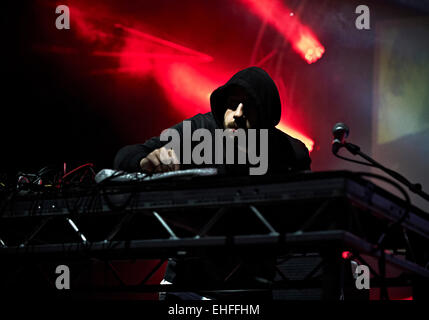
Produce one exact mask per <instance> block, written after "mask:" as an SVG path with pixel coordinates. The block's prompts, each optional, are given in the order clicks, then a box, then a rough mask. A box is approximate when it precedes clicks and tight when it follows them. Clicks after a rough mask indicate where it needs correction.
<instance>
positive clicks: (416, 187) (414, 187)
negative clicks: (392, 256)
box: [333, 140, 429, 300]
mask: <svg viewBox="0 0 429 320" xmlns="http://www.w3.org/2000/svg"><path fill="white" fill-rule="evenodd" d="M334 142H335V144H336V149H333V153H334V155H335V156H337V157H340V156H339V155H337V152H338V151H339V149H341V148H342V147H344V148H346V149H347V150H348V151H349V152H350V153H351V154H353V155H358V156H360V157H362V158H363V159H365V160H366V161H368V163H363V162H362V163H361V164H366V165H371V166H373V167H375V168H378V169H381V170H383V171H384V172H386V173H387V174H388V175H390V176H391V177H393V178H395V179H396V180H398V181H399V182H401V183H402V184H404V185H405V186H407V187H408V189H410V190H411V191H412V192H413V193H415V194H418V195H419V196H421V197H422V198H423V199H425V200H428V201H429V194H427V193H425V192H424V191H423V190H422V185H421V184H420V183H415V184H414V183H411V182H410V181H409V180H408V179H407V178H405V177H404V176H403V175H401V174H399V173H398V172H396V171H394V170H391V169H389V168H386V167H385V166H383V165H382V164H381V163H379V162H377V161H375V160H374V159H373V158H371V157H370V156H368V155H367V154H365V153H363V152H362V151H361V150H360V147H359V146H357V145H355V144H353V143H350V142H346V141H344V142H342V143H341V142H339V141H338V140H336V141H335V140H334ZM340 158H342V159H345V160H349V161H353V162H358V163H360V162H359V161H355V160H352V159H347V158H344V157H340ZM405 195H406V193H405ZM406 200H407V209H406V211H405V213H404V215H403V216H402V217H401V218H400V219H399V220H398V221H397V223H400V222H401V221H402V220H403V219H405V217H406V216H407V214H408V212H409V210H410V199H409V197H408V195H406ZM392 226H393V225H391V226H390V227H392ZM388 229H389V227H388ZM387 232H388V230H386V231H385V232H384V233H383V234H382V236H381V237H380V239H379V241H378V243H377V246H378V250H380V259H379V261H378V266H379V271H380V277H381V287H380V297H381V299H382V300H388V299H389V296H388V293H387V286H386V283H385V277H386V253H385V251H384V249H385V247H384V240H385V236H386V234H387ZM410 249H411V247H410Z"/></svg>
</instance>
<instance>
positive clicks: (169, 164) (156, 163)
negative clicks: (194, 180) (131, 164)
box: [140, 147, 180, 173]
mask: <svg viewBox="0 0 429 320" xmlns="http://www.w3.org/2000/svg"><path fill="white" fill-rule="evenodd" d="M140 167H141V168H142V170H143V172H147V173H153V172H167V171H177V170H180V162H179V160H178V159H177V156H176V153H175V152H174V150H173V149H168V150H167V149H166V148H164V147H162V148H159V149H155V150H154V151H152V152H151V153H149V154H148V155H147V156H146V158H143V159H141V160H140Z"/></svg>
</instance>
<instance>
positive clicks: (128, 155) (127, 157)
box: [113, 114, 201, 172]
mask: <svg viewBox="0 0 429 320" xmlns="http://www.w3.org/2000/svg"><path fill="white" fill-rule="evenodd" d="M200 118H201V114H198V115H196V116H194V117H192V118H189V119H186V120H188V121H191V126H192V130H194V129H195V128H198V126H199V125H200V122H201V119H200ZM170 129H176V130H177V131H178V132H179V135H180V138H181V139H182V136H183V121H182V122H180V123H178V124H176V125H174V126H172V127H171V128H170ZM167 143H168V141H161V140H160V138H159V136H158V137H152V138H150V139H149V140H147V141H146V142H145V143H143V144H134V145H128V146H125V147H123V148H121V149H120V150H119V151H118V152H117V154H116V156H115V159H114V161H113V168H114V169H116V170H124V171H127V172H138V171H140V170H141V168H140V161H141V159H143V158H145V157H146V156H147V155H148V154H149V153H151V152H152V151H154V150H156V149H159V148H161V147H162V146H164V145H166V144H167Z"/></svg>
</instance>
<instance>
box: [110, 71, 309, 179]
mask: <svg viewBox="0 0 429 320" xmlns="http://www.w3.org/2000/svg"><path fill="white" fill-rule="evenodd" d="M233 86H240V87H242V88H244V89H245V90H246V91H247V93H248V95H249V96H250V101H251V103H250V106H248V107H251V108H256V110H257V114H258V121H259V125H258V129H268V171H267V174H273V173H281V172H293V171H301V170H310V164H311V160H310V157H309V153H308V149H307V148H306V147H305V145H304V144H303V143H302V142H301V141H299V140H297V139H295V138H292V137H291V136H289V135H287V134H286V133H284V132H282V131H280V130H278V129H277V128H275V126H276V125H277V124H278V123H279V121H280V115H281V104H280V96H279V93H278V90H277V87H276V85H275V83H274V81H273V80H272V79H271V77H270V76H269V75H268V73H267V72H265V71H264V70H263V69H261V68H258V67H250V68H246V69H244V70H242V71H239V72H237V73H236V74H235V75H234V76H233V77H232V78H231V79H230V80H229V81H228V82H227V83H226V84H225V85H223V86H221V87H219V88H217V89H216V90H214V91H213V93H212V94H211V96H210V105H211V112H208V113H205V114H200V113H199V114H197V115H195V116H194V117H192V118H190V119H187V120H188V121H191V132H193V131H194V130H196V129H199V128H205V129H208V130H209V131H210V132H211V134H212V137H214V132H215V129H223V119H224V114H225V111H226V100H227V97H228V92H229V90H230V89H231V88H232V87H233ZM172 128H174V129H176V130H177V131H178V132H179V134H180V138H181V141H182V140H183V139H182V137H183V122H180V123H178V124H176V125H174V126H173V127H172ZM167 143H168V141H160V138H159V137H153V138H151V139H149V140H147V141H146V142H145V143H143V144H136V145H129V146H125V147H123V148H122V149H120V150H119V152H118V153H117V155H116V157H115V159H114V165H113V166H114V168H115V169H117V170H124V171H127V172H137V171H140V170H141V168H140V161H141V159H143V158H145V157H146V156H147V155H148V154H149V153H151V152H152V151H153V150H155V149H158V148H161V147H162V146H164V145H165V144H167ZM198 143H199V142H192V144H191V146H192V149H193V147H194V146H195V145H196V144H198ZM212 154H213V155H214V152H213V153H212ZM181 155H182V157H181V158H182V159H183V152H181ZM224 155H225V152H224ZM182 159H180V160H181V162H182V163H183V161H182ZM213 163H214V161H213ZM224 163H225V162H224ZM204 166H206V167H207V166H208V167H217V168H218V170H219V172H220V173H221V174H248V172H249V171H248V170H245V168H244V167H247V166H240V165H207V164H203V165H196V164H193V163H191V164H188V165H184V164H183V165H182V166H181V168H182V169H189V168H196V167H204Z"/></svg>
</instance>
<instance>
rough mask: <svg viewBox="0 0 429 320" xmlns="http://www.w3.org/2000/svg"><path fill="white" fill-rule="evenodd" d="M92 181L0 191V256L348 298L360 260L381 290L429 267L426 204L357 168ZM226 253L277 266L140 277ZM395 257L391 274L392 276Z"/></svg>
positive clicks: (408, 281)
mask: <svg viewBox="0 0 429 320" xmlns="http://www.w3.org/2000/svg"><path fill="white" fill-rule="evenodd" d="M96 182H97V183H94V185H93V186H89V187H85V188H72V189H63V190H56V191H55V190H53V191H49V192H48V191H46V192H41V191H29V190H27V191H19V190H17V191H16V192H14V193H11V194H7V195H4V196H3V198H4V200H3V202H2V211H1V218H0V238H1V241H2V242H1V244H2V247H1V248H0V257H1V259H2V260H3V261H13V268H15V266H16V264H19V265H21V266H22V265H24V266H28V265H29V263H30V262H31V263H40V264H49V263H51V264H52V263H53V264H67V263H77V262H79V261H89V260H91V259H96V260H99V261H112V260H124V259H159V263H158V264H157V265H156V266H155V268H154V269H153V270H152V271H151V272H150V273H149V274H148V276H147V277H146V278H147V279H144V281H142V283H140V284H139V285H138V286H123V285H121V286H119V287H118V286H116V287H112V286H110V287H108V288H107V287H104V288H94V287H93V286H91V284H90V283H83V284H82V283H81V284H79V286H78V287H79V288H76V289H75V290H74V292H79V290H81V291H82V292H88V290H90V292H99V291H100V290H101V291H103V290H104V291H106V290H107V291H112V292H118V291H124V290H126V291H128V292H133V291H140V292H141V291H146V292H150V291H152V292H159V291H167V292H168V291H186V290H191V291H192V290H193V291H197V290H198V292H204V293H210V292H212V293H213V292H222V291H223V292H226V291H228V292H231V290H241V291H251V290H254V291H255V290H256V291H257V290H273V292H274V293H275V294H274V296H275V297H277V298H279V297H280V298H282V297H283V298H285V299H287V298H290V299H304V298H309V297H313V298H314V299H350V298H357V297H362V296H363V295H362V293H363V292H364V291H359V290H357V289H356V288H355V283H354V278H353V277H356V276H357V275H356V274H355V273H354V272H352V269H353V267H354V268H355V267H356V263H358V264H365V265H368V266H369V267H370V269H371V273H372V279H371V281H372V282H371V284H372V285H373V286H374V285H375V286H378V287H380V288H381V289H382V292H384V293H386V288H387V287H389V286H409V287H412V288H413V289H414V295H415V297H417V296H418V294H421V292H423V290H422V291H420V289H419V288H420V287H419V286H421V285H422V284H423V283H427V279H429V270H428V269H427V268H426V266H427V263H428V261H429V254H428V248H429V246H428V242H429V219H428V215H427V213H425V212H423V211H422V210H420V209H418V208H416V207H414V206H411V207H407V206H406V203H405V202H404V201H403V200H401V199H399V198H398V197H396V196H394V195H393V194H391V193H389V192H387V191H386V190H384V189H382V188H380V187H379V186H377V185H376V184H374V183H373V182H371V181H369V180H367V179H364V178H362V177H361V176H360V175H359V174H357V173H354V172H349V171H332V172H313V173H311V172H308V173H307V172H305V173H299V174H289V175H278V176H245V177H223V176H218V175H216V170H215V169H211V168H209V169H198V170H184V171H181V172H176V173H175V172H169V173H166V174H156V175H152V176H147V175H142V174H128V173H123V172H115V171H109V170H104V171H101V172H100V173H99V174H98V175H97V176H96ZM398 222H399V223H398ZM395 223H396V225H395ZM392 225H393V227H391V226H392ZM389 226H390V227H389ZM383 234H385V237H386V241H384V246H383V248H379V247H377V245H376V244H377V240H378V239H379V238H380V236H381V235H383ZM346 251H347V252H349V253H350V255H348V256H347V257H346V258H344V257H343V253H344V252H346ZM222 257H233V258H234V259H235V260H234V261H239V262H238V265H240V263H244V262H245V261H249V259H253V260H254V261H257V260H258V259H265V258H267V257H276V259H277V265H276V276H275V277H274V278H273V279H271V280H270V279H264V278H262V279H257V280H258V281H253V282H243V281H241V282H240V281H238V282H234V281H233V280H231V279H233V278H234V277H233V276H230V275H229V278H228V277H226V279H224V280H225V281H223V282H222V281H221V282H217V283H210V282H207V283H206V282H204V281H195V282H192V281H190V282H187V283H183V282H181V283H177V284H173V285H167V286H165V285H163V286H160V285H147V282H148V280H149V279H150V278H151V277H152V276H153V274H154V273H155V272H156V271H157V270H159V268H161V267H162V266H165V261H167V259H171V258H175V259H177V260H192V259H205V258H207V259H217V260H219V259H220V260H221V259H222ZM369 261H372V265H371V262H369ZM374 261H375V265H374ZM11 268H12V267H11ZM13 268H12V269H13ZM238 268H239V267H238ZM389 268H390V269H389ZM6 269H7V268H6ZM232 269H233V270H231V274H233V275H234V274H235V273H237V272H238V271H237V272H236V271H234V268H232ZM391 269H392V270H395V272H396V273H397V274H399V275H397V276H395V277H389V272H390V271H389V270H391ZM8 270H9V271H10V269H7V270H5V271H3V270H2V272H3V273H2V274H3V275H5V273H4V272H6V274H7V271H8ZM6 278H8V281H9V282H8V283H13V281H11V280H10V279H11V278H10V277H9V276H7V277H6ZM97 290H98V291H97ZM309 290H310V291H309ZM311 290H313V291H311ZM314 290H316V291H317V292H316V291H314ZM311 292H313V293H311ZM315 292H316V293H315ZM364 296H365V298H367V297H368V292H366V294H364Z"/></svg>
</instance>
